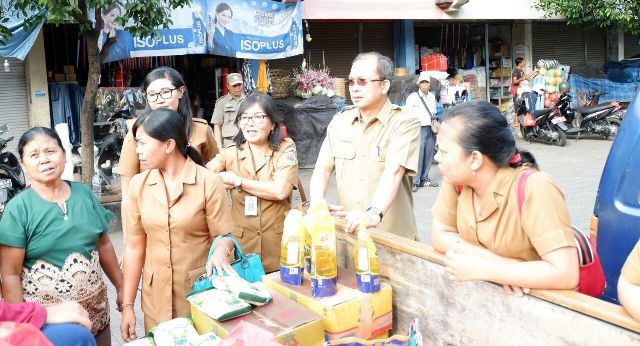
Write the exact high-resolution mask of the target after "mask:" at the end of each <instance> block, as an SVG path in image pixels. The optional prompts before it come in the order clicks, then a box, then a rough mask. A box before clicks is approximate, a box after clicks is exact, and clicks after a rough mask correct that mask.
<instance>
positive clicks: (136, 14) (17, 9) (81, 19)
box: [0, 0, 191, 41]
mask: <svg viewBox="0 0 640 346" xmlns="http://www.w3.org/2000/svg"><path fill="white" fill-rule="evenodd" d="M190 3H191V0H145V1H138V0H85V1H82V0H72V1H61V0H49V1H47V0H0V41H1V40H2V39H6V38H8V37H10V36H11V32H10V31H9V29H8V28H7V27H6V25H5V24H7V22H8V21H9V18H11V17H13V16H15V15H16V14H22V16H23V17H27V16H28V15H29V13H37V14H35V15H32V16H29V17H28V18H27V19H26V20H25V22H26V24H27V26H28V25H33V24H35V23H38V22H40V21H41V20H42V19H43V16H44V15H45V11H46V16H47V18H46V19H47V21H48V22H49V23H54V24H62V23H70V22H71V23H77V24H80V29H81V31H83V32H87V31H91V30H93V25H92V23H91V22H90V21H89V18H90V16H89V13H88V9H89V8H90V9H95V8H106V7H108V6H111V5H113V4H118V5H119V6H120V7H121V8H122V9H123V12H122V15H121V16H120V17H119V18H118V19H117V20H116V21H117V23H118V24H119V25H120V26H121V27H123V28H124V29H125V30H127V31H129V32H130V33H131V35H133V36H153V35H157V28H168V27H169V25H170V24H171V18H169V14H170V13H171V11H172V10H173V9H175V8H179V7H183V6H185V5H188V4H190ZM97 13H98V14H99V12H97ZM130 19H131V20H132V22H133V25H127V24H126V23H127V22H128V21H129V20H130Z"/></svg>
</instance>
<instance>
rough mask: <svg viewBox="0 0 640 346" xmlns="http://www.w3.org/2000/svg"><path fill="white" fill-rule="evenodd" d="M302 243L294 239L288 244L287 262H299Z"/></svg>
mask: <svg viewBox="0 0 640 346" xmlns="http://www.w3.org/2000/svg"><path fill="white" fill-rule="evenodd" d="M299 248H300V243H298V242H297V241H292V242H289V243H288V244H287V264H298V261H299V257H298V255H299V252H298V249H299Z"/></svg>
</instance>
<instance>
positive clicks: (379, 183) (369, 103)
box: [311, 53, 420, 240]
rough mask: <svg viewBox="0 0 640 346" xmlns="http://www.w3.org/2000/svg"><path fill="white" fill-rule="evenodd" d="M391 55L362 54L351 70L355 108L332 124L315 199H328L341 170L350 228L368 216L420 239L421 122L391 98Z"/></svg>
mask: <svg viewBox="0 0 640 346" xmlns="http://www.w3.org/2000/svg"><path fill="white" fill-rule="evenodd" d="M392 74H393V63H392V62H391V60H390V59H389V58H388V57H386V56H383V55H381V54H379V53H363V54H360V55H358V56H357V57H356V58H355V60H354V61H353V64H352V66H351V72H350V73H349V81H348V84H349V92H350V93H351V101H352V102H353V104H354V107H352V108H348V109H347V110H345V111H343V112H341V113H338V114H336V115H335V116H334V118H333V120H332V121H331V123H330V124H329V127H328V128H327V136H326V138H325V140H324V142H323V144H322V148H321V149H320V154H319V156H318V161H317V162H316V166H315V169H314V171H313V175H312V177H311V203H312V204H313V203H317V202H318V201H321V200H323V199H324V196H325V194H326V191H327V186H328V184H329V177H330V176H331V173H332V172H334V171H335V173H336V182H337V193H338V204H339V206H338V207H333V206H331V208H332V209H335V210H340V209H343V208H344V209H346V211H348V213H347V214H346V217H347V229H348V230H349V231H355V230H356V228H357V226H358V225H359V219H360V217H361V216H362V215H363V212H365V213H364V215H365V216H366V218H367V224H368V225H369V226H377V227H378V228H379V229H381V230H384V231H388V232H391V233H394V234H398V235H401V236H403V237H407V238H409V239H412V240H413V239H415V237H416V222H415V217H414V215H413V197H412V195H411V177H410V176H413V175H415V174H416V170H417V166H418V154H419V144H420V140H419V134H420V121H419V120H418V119H417V118H415V117H413V116H410V115H409V114H407V113H405V112H404V111H402V110H401V109H400V107H399V106H396V105H393V104H391V101H390V100H389V98H388V97H387V93H388V92H389V87H390V85H391V80H390V79H389V78H390V77H391V76H392Z"/></svg>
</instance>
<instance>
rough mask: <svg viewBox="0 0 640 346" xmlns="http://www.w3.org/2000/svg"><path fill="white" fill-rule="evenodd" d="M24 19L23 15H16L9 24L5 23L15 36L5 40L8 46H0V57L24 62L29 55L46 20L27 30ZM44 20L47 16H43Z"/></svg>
mask: <svg viewBox="0 0 640 346" xmlns="http://www.w3.org/2000/svg"><path fill="white" fill-rule="evenodd" d="M24 18H25V17H23V16H22V15H16V16H14V17H11V18H10V19H9V22H7V23H4V25H5V26H6V27H7V28H8V29H9V31H11V33H12V34H13V35H12V36H11V37H10V38H9V39H8V40H7V39H5V41H6V45H1V44H0V56H2V57H5V58H17V59H20V60H24V59H25V58H26V57H27V54H29V51H30V50H31V46H33V43H34V42H35V40H36V38H37V37H38V33H39V32H40V28H42V24H43V23H44V19H43V20H42V21H41V22H39V23H36V24H34V25H33V26H31V27H30V28H28V29H27V28H26V27H25V25H24ZM42 18H46V16H42Z"/></svg>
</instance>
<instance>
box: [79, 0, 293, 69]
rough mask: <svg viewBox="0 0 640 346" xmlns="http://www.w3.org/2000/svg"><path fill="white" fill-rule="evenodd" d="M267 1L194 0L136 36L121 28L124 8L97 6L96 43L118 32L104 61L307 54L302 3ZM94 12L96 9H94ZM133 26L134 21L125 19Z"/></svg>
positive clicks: (282, 56)
mask: <svg viewBox="0 0 640 346" xmlns="http://www.w3.org/2000/svg"><path fill="white" fill-rule="evenodd" d="M301 6H302V5H301V4H300V2H298V3H280V2H274V1H269V0H262V1H257V0H256V1H252V0H224V1H219V0H218V1H216V0H194V1H193V2H192V3H191V5H189V6H185V7H182V8H178V9H175V10H173V11H172V13H171V20H172V21H173V24H172V25H171V26H170V28H168V29H159V32H160V34H159V35H158V36H157V37H134V36H131V35H130V34H129V33H128V32H127V31H125V30H123V29H122V28H120V27H118V24H117V23H115V19H116V18H117V17H119V16H121V15H123V13H122V11H123V8H122V7H120V6H118V5H112V6H110V7H107V8H103V9H101V10H100V11H99V15H101V16H102V29H101V31H100V35H99V38H98V48H99V49H100V50H102V47H103V46H104V44H105V43H106V42H107V38H108V37H114V38H115V42H114V43H113V44H112V45H111V46H110V47H109V50H108V53H107V56H106V58H105V60H104V61H103V62H105V63H106V62H111V61H117V60H121V59H126V58H135V57H147V56H166V55H185V54H215V55H222V56H228V57H236V58H247V59H279V58H286V57H290V56H294V55H299V54H302V53H303V46H302V41H303V40H302V8H301ZM91 12H93V11H91ZM127 24H128V25H132V24H133V23H132V22H129V23H127Z"/></svg>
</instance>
